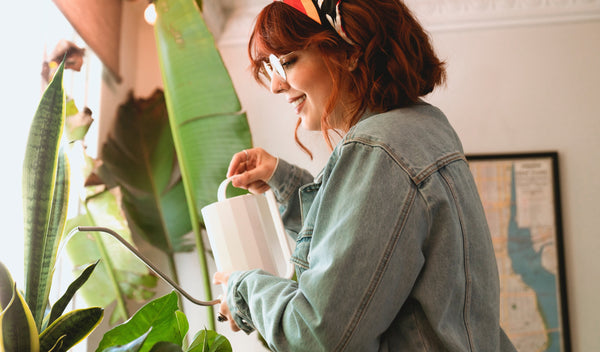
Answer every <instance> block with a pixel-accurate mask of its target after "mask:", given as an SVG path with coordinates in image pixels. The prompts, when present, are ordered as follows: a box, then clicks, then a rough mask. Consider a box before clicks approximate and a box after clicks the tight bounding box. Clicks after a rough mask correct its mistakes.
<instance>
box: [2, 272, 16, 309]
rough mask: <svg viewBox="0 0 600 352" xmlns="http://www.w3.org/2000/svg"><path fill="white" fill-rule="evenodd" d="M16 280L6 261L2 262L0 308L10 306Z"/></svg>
mask: <svg viewBox="0 0 600 352" xmlns="http://www.w3.org/2000/svg"><path fill="white" fill-rule="evenodd" d="M14 285H15V282H14V280H13V278H12V275H10V271H8V268H7V267H6V265H4V263H2V262H0V310H1V309H4V308H5V307H6V306H8V303H10V301H11V300H12V298H13V286H14Z"/></svg>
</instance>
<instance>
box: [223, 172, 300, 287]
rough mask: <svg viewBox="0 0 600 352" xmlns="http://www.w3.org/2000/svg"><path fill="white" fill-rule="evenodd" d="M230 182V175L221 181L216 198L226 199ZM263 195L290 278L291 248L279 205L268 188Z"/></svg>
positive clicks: (292, 271) (287, 274)
mask: <svg viewBox="0 0 600 352" xmlns="http://www.w3.org/2000/svg"><path fill="white" fill-rule="evenodd" d="M230 182H231V177H229V178H226V179H225V180H223V182H221V184H220V185H219V188H218V190H217V200H218V201H219V202H220V201H223V200H225V199H227V186H229V183H230ZM264 194H265V197H266V198H267V203H268V204H269V210H270V212H271V218H273V224H274V226H275V231H276V232H277V239H278V240H279V245H280V246H281V252H282V253H283V256H284V258H285V261H286V263H287V268H286V273H285V276H284V277H285V278H287V279H291V278H292V277H293V276H294V264H293V263H292V262H291V261H290V257H291V256H292V249H291V248H290V244H289V242H288V241H287V233H286V232H285V227H284V226H283V222H282V221H281V215H280V214H279V207H278V206H277V200H276V199H275V194H274V193H273V191H271V190H270V189H269V190H268V191H266V192H265V193H264Z"/></svg>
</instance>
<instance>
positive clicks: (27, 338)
mask: <svg viewBox="0 0 600 352" xmlns="http://www.w3.org/2000/svg"><path fill="white" fill-rule="evenodd" d="M63 72H64V63H61V64H60V66H59V67H58V70H57V71H56V74H55V75H54V78H53V79H52V81H51V82H50V84H49V85H48V87H47V88H46V90H45V91H44V94H43V95H42V98H41V100H40V103H39V106H38V109H37V111H36V113H35V116H34V118H33V122H32V124H31V128H30V132H29V137H28V140H27V148H26V152H25V160H24V163H23V210H24V211H23V217H24V225H25V226H24V239H25V274H26V276H25V280H26V285H25V294H24V296H23V295H22V294H21V292H20V291H19V290H18V289H17V285H16V283H15V282H14V281H13V279H12V277H11V275H10V273H9V272H8V270H7V269H6V267H5V266H4V265H3V264H1V263H0V308H1V311H0V350H2V351H7V352H10V351H19V352H21V351H49V350H52V351H66V350H68V349H69V348H71V347H72V346H73V345H75V344H77V343H78V342H79V341H81V339H83V338H84V337H85V336H87V335H88V334H89V333H90V332H91V331H92V330H93V329H94V328H95V327H96V326H97V325H98V323H99V322H100V321H101V320H102V317H103V314H104V310H103V309H102V308H100V307H91V308H86V309H79V310H74V311H71V312H69V313H66V314H64V315H63V312H64V309H65V308H66V306H67V303H68V302H69V301H70V300H71V298H72V297H73V295H74V294H75V292H76V291H77V290H78V289H79V288H80V287H81V285H83V284H84V283H85V281H86V280H87V278H88V277H89V275H91V273H92V271H93V270H94V268H95V266H96V264H92V265H90V266H89V267H88V268H87V269H86V270H84V272H83V273H82V274H81V276H80V277H79V278H77V279H76V280H75V281H74V282H73V283H72V284H71V286H70V287H69V289H68V290H67V292H66V293H65V294H64V295H63V297H61V299H59V300H58V301H57V302H56V303H55V304H54V306H53V307H52V310H51V312H50V313H49V314H46V310H47V307H48V306H49V301H48V297H49V294H50V288H51V285H52V277H53V268H54V264H55V262H56V257H57V252H58V246H59V243H60V237H61V235H62V232H63V229H64V224H65V218H66V211H65V210H66V207H67V202H68V191H69V183H68V180H69V177H68V174H69V164H68V160H67V158H66V157H65V154H64V152H63V150H62V149H61V148H60V145H61V136H62V132H63V125H64V123H63V122H64V119H65V95H64V90H63V86H62V77H63Z"/></svg>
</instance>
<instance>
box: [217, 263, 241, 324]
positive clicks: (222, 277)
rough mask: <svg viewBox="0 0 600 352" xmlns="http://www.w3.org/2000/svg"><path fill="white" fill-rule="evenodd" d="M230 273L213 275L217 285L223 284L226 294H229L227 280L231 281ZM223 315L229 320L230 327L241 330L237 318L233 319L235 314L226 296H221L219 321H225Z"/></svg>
mask: <svg viewBox="0 0 600 352" xmlns="http://www.w3.org/2000/svg"><path fill="white" fill-rule="evenodd" d="M229 275H230V273H228V272H216V273H215V275H214V276H213V283H214V284H215V285H222V286H223V288H224V291H225V294H227V282H228V281H229ZM222 317H225V319H226V320H227V321H229V327H230V328H231V330H232V331H235V332H237V331H240V328H239V327H238V326H237V324H236V323H235V320H233V316H231V312H230V311H229V306H228V305H227V300H226V299H225V298H221V304H220V305H219V321H225V319H223V318H222Z"/></svg>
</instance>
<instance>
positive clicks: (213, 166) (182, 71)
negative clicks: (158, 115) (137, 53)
mask: <svg viewBox="0 0 600 352" xmlns="http://www.w3.org/2000/svg"><path fill="white" fill-rule="evenodd" d="M154 4H155V8H156V12H157V21H156V23H155V25H154V33H155V38H156V46H157V50H158V58H159V64H160V69H161V74H162V79H163V84H164V89H165V98H166V102H167V110H168V112H169V121H170V125H171V131H172V134H173V140H174V143H175V150H176V152H177V158H178V161H179V166H180V169H181V175H182V179H183V184H184V187H185V193H186V199H187V203H188V208H189V213H190V219H191V221H192V228H193V230H194V234H195V237H196V246H197V252H198V257H199V258H198V259H199V263H200V266H201V270H202V272H203V274H204V275H203V277H202V279H203V286H204V289H205V297H206V298H207V299H210V297H211V295H212V293H211V291H210V283H211V278H210V275H209V273H208V269H207V264H206V257H205V249H204V244H203V242H202V235H201V228H202V216H201V214H200V210H201V209H202V208H203V207H204V206H206V205H208V204H210V203H213V202H215V201H216V198H217V189H218V185H219V184H220V183H221V181H222V180H223V179H224V178H225V177H226V173H227V167H228V166H229V161H230V160H231V157H232V156H233V154H234V153H236V152H239V151H240V150H243V149H247V148H249V147H251V145H252V139H251V135H250V128H249V126H248V121H247V119H246V114H245V113H244V112H242V111H241V110H242V109H241V105H240V102H239V100H238V97H237V95H236V92H235V89H234V87H233V83H232V81H231V78H230V77H229V73H228V72H227V70H226V68H225V65H224V63H223V60H222V59H221V56H220V54H219V52H218V50H217V47H216V44H215V41H214V38H213V37H212V34H211V33H210V32H209V30H208V29H207V27H206V24H205V23H204V20H203V18H202V15H201V13H200V11H199V8H198V6H197V3H196V2H195V1H194V0H168V1H167V0H156V1H155V2H154ZM206 313H207V317H208V321H209V328H210V329H214V314H213V310H212V307H208V308H207V312H206Z"/></svg>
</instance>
